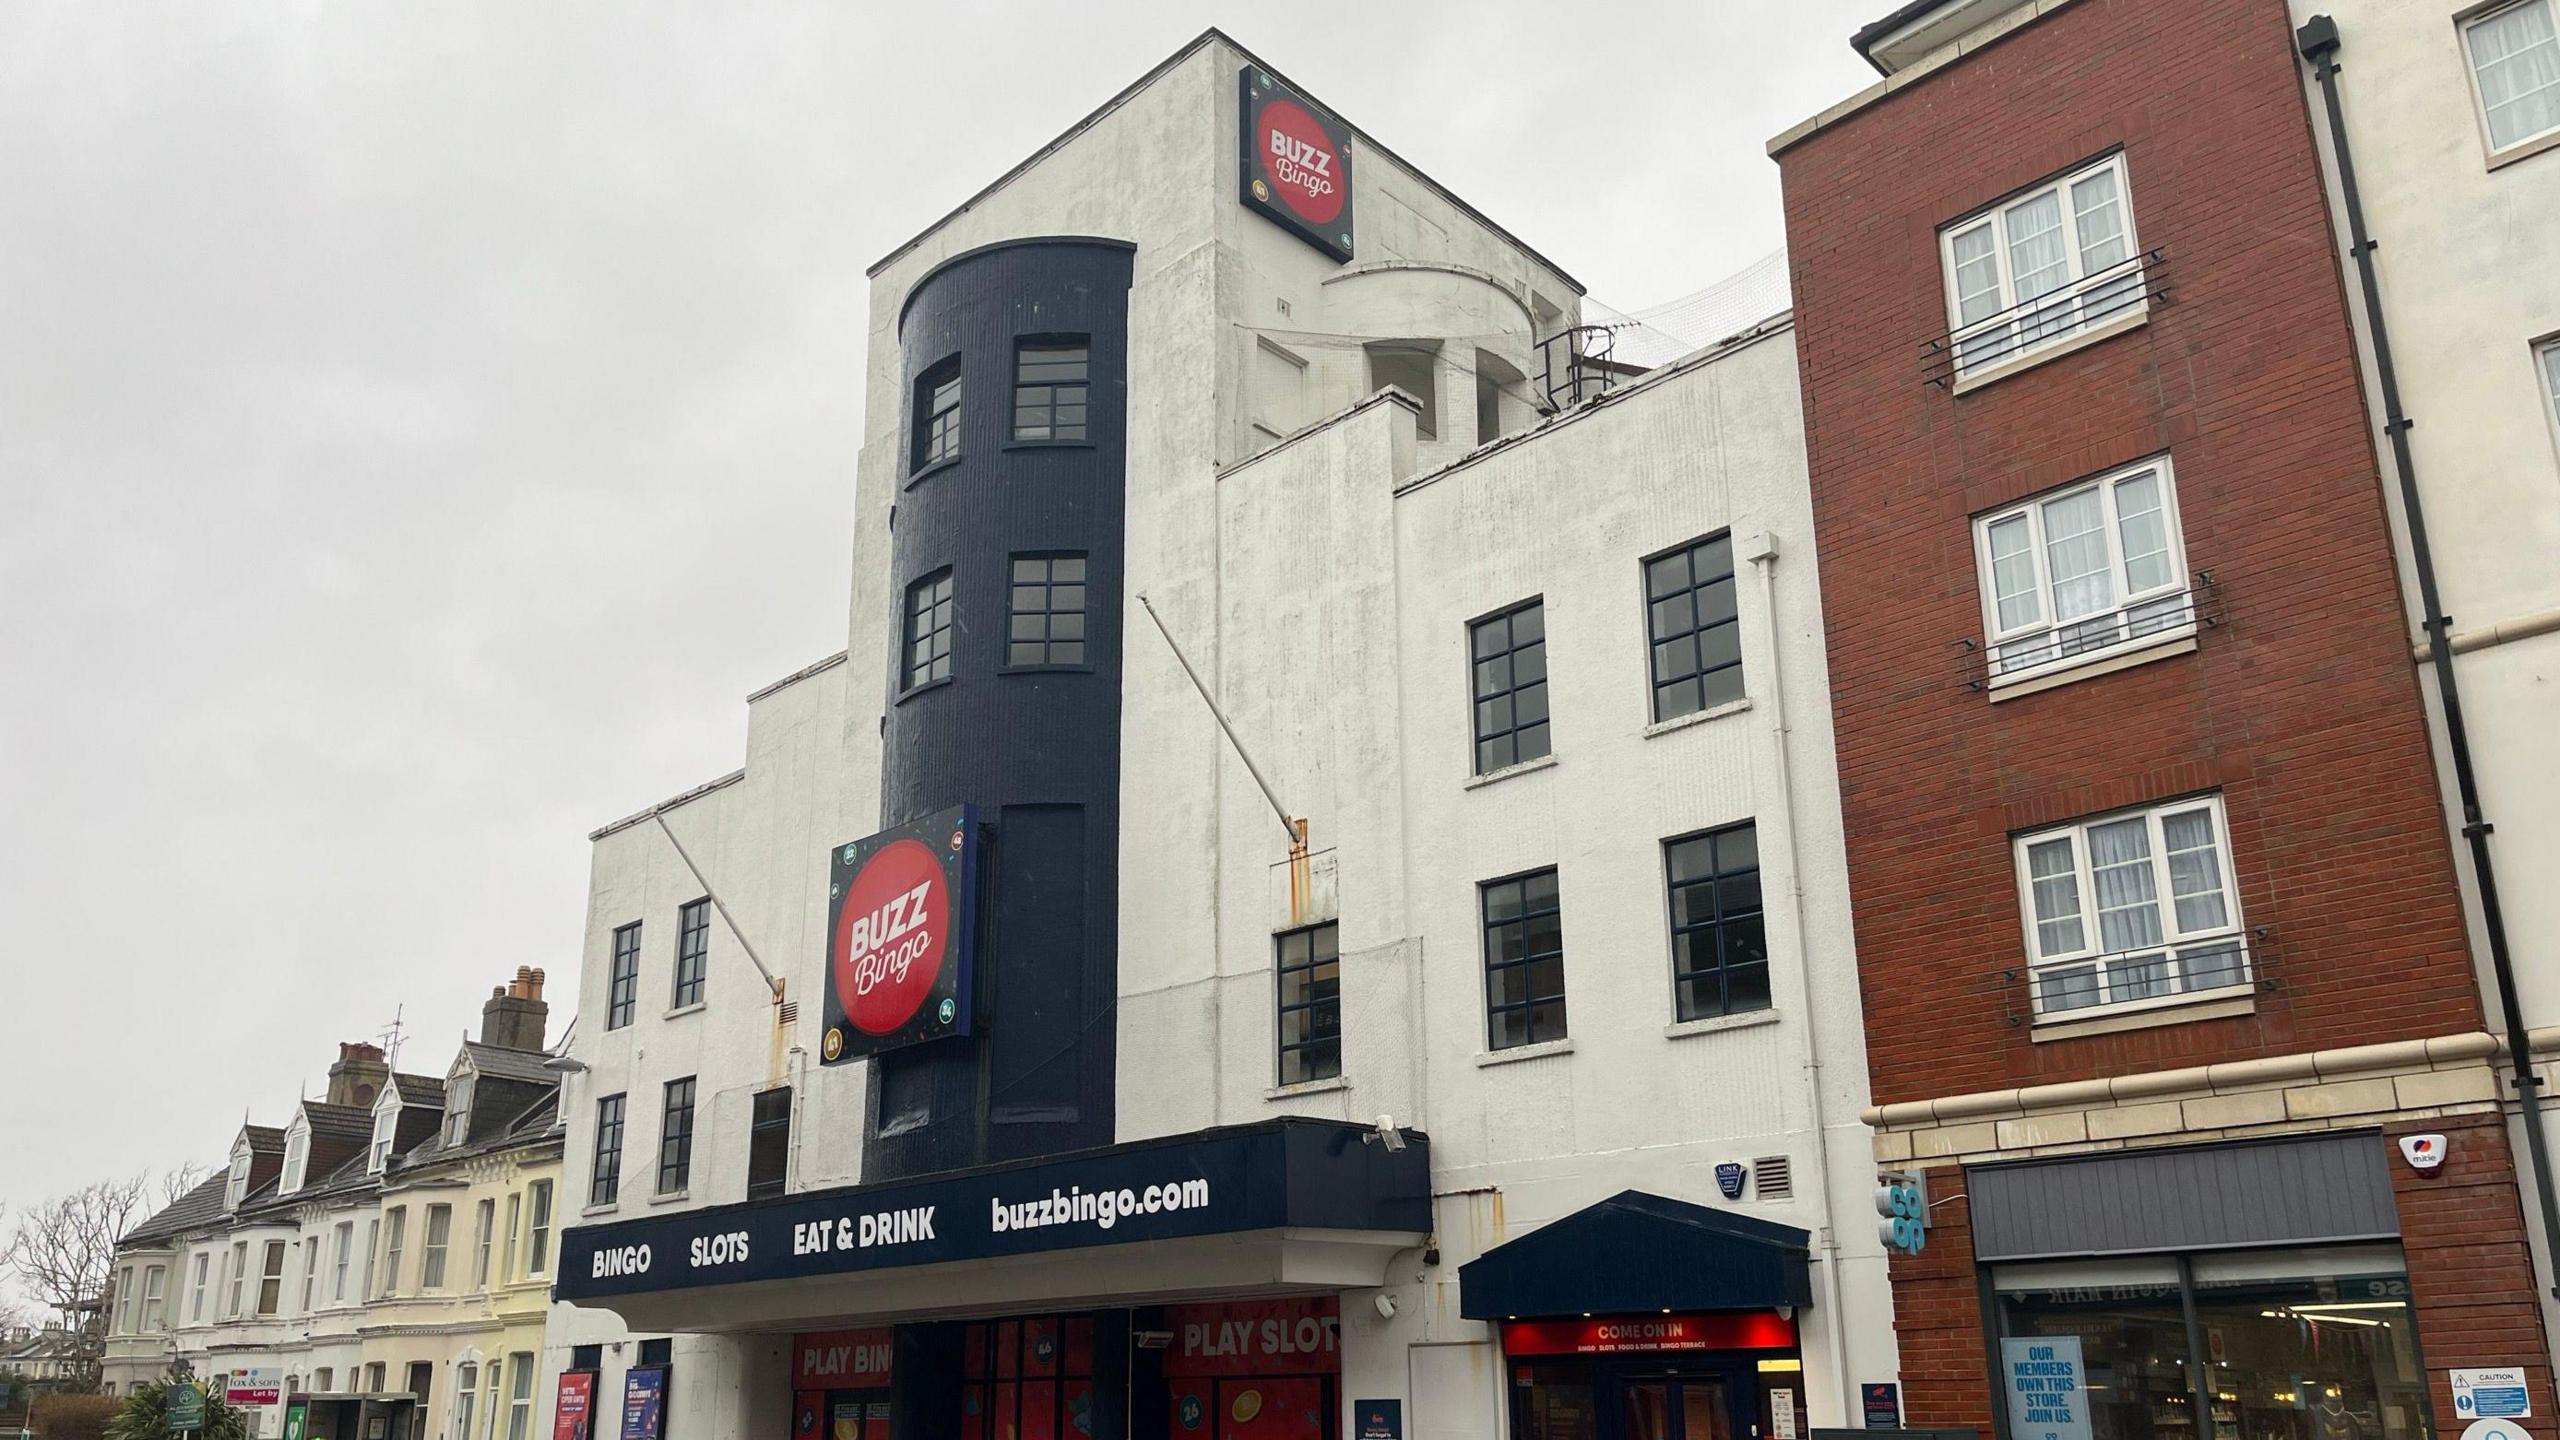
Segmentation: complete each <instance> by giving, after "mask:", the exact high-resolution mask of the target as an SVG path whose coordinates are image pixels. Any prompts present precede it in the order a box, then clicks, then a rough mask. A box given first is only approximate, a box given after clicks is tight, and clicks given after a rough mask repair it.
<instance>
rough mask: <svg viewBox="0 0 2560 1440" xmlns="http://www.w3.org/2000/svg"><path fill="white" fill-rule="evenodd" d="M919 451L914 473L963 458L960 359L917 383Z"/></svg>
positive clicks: (912, 465) (936, 368)
mask: <svg viewBox="0 0 2560 1440" xmlns="http://www.w3.org/2000/svg"><path fill="white" fill-rule="evenodd" d="M915 427H916V433H915V448H914V453H913V457H912V459H911V461H910V463H909V465H908V467H907V468H908V470H909V471H910V473H912V472H914V471H917V470H922V469H925V468H926V467H928V466H932V465H939V464H941V463H942V462H943V461H945V460H957V459H959V458H960V357H959V356H957V355H954V356H952V357H951V358H950V359H948V360H945V361H943V362H942V363H941V364H939V365H936V366H934V367H933V368H932V369H930V370H927V371H926V372H924V374H923V375H922V376H920V377H918V378H917V380H916V402H915Z"/></svg>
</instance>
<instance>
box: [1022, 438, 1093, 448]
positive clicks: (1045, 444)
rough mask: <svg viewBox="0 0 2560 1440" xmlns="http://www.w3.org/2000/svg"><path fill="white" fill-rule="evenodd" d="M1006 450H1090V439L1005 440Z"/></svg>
mask: <svg viewBox="0 0 2560 1440" xmlns="http://www.w3.org/2000/svg"><path fill="white" fill-rule="evenodd" d="M1004 448H1005V449H1007V450H1090V449H1092V448H1093V442H1092V441H1090V440H1007V441H1006V442H1004Z"/></svg>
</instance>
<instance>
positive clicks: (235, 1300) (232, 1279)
mask: <svg viewBox="0 0 2560 1440" xmlns="http://www.w3.org/2000/svg"><path fill="white" fill-rule="evenodd" d="M248 1278H249V1242H248V1241H246V1240H234V1241H232V1242H231V1256H230V1258H229V1259H227V1260H224V1261H223V1262H222V1297H223V1298H222V1316H223V1318H224V1319H226V1320H228V1319H232V1318H234V1317H236V1316H238V1315H239V1313H240V1288H241V1286H242V1285H244V1284H246V1283H247V1281H248Z"/></svg>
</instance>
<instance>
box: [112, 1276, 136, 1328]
mask: <svg viewBox="0 0 2560 1440" xmlns="http://www.w3.org/2000/svg"><path fill="white" fill-rule="evenodd" d="M133 1295H134V1290H133V1267H132V1266H130V1265H128V1266H126V1267H125V1268H123V1269H122V1270H119V1271H117V1272H116V1328H115V1333H116V1334H118V1335H130V1334H132V1333H133Z"/></svg>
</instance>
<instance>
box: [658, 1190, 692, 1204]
mask: <svg viewBox="0 0 2560 1440" xmlns="http://www.w3.org/2000/svg"><path fill="white" fill-rule="evenodd" d="M692 1197H693V1191H692V1190H691V1189H690V1188H688V1189H684V1190H668V1191H663V1192H661V1193H659V1194H656V1195H652V1196H650V1197H649V1203H650V1204H652V1205H681V1204H683V1203H684V1202H685V1201H687V1200H689V1199H691V1198H692Z"/></svg>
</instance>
